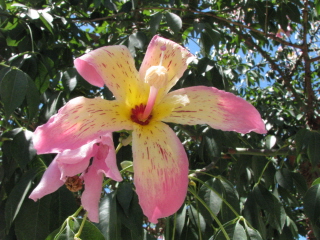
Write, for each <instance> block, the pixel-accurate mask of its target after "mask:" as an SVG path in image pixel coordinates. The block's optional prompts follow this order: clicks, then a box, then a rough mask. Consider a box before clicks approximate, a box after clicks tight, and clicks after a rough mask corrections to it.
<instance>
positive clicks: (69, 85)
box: [62, 68, 77, 92]
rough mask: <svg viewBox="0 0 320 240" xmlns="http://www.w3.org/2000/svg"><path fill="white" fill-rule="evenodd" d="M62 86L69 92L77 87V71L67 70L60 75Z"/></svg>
mask: <svg viewBox="0 0 320 240" xmlns="http://www.w3.org/2000/svg"><path fill="white" fill-rule="evenodd" d="M62 84H63V86H64V87H65V89H67V90H68V91H69V92H72V91H73V90H74V89H75V87H76V86H77V70H76V69H75V68H69V69H68V70H67V71H65V72H63V74H62Z"/></svg>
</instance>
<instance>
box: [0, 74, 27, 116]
mask: <svg viewBox="0 0 320 240" xmlns="http://www.w3.org/2000/svg"><path fill="white" fill-rule="evenodd" d="M27 89H28V78H27V75H26V74H25V73H24V72H22V71H20V70H18V69H12V70H10V71H8V72H7V74H5V76H4V78H3V79H2V81H1V84H0V96H1V99H2V102H3V104H4V111H5V117H6V119H9V117H10V115H11V114H12V113H13V111H14V110H15V109H16V108H17V107H19V106H20V105H21V104H22V102H23V100H24V97H25V96H26V93H27Z"/></svg>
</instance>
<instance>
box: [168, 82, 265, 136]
mask: <svg viewBox="0 0 320 240" xmlns="http://www.w3.org/2000/svg"><path fill="white" fill-rule="evenodd" d="M177 95H180V96H183V95H186V96H187V97H188V98H189V101H190V102H189V103H187V104H186V105H185V106H183V105H180V106H177V107H175V108H174V109H173V111H172V112H171V114H170V115H169V116H167V117H164V118H163V119H162V120H163V121H164V122H173V123H178V124H188V125H195V124H208V125H210V126H211V127H212V128H215V129H221V130H223V131H235V132H239V133H248V132H250V131H254V132H257V133H266V132H267V131H266V129H265V125H264V123H263V121H262V119H261V116H260V114H259V112H258V111H257V110H256V109H255V108H254V107H253V106H252V105H251V104H250V103H248V102H246V101H245V100H244V99H242V98H240V97H237V96H235V95H234V94H232V93H228V92H224V91H221V90H218V89H216V88H212V87H204V86H198V87H189V88H184V89H179V90H177V91H173V92H170V93H169V94H168V95H167V96H166V97H165V98H164V99H163V102H162V104H167V103H168V102H170V101H172V99H173V98H176V97H177Z"/></svg>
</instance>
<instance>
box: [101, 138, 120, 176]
mask: <svg viewBox="0 0 320 240" xmlns="http://www.w3.org/2000/svg"><path fill="white" fill-rule="evenodd" d="M106 153H107V154H106ZM95 159H96V160H97V162H98V164H99V165H98V169H99V172H103V173H104V174H105V176H106V177H109V178H112V179H113V180H115V181H118V182H120V181H122V177H121V174H120V172H119V169H118V166H117V158H116V151H115V149H114V144H113V140H112V135H111V133H108V134H106V135H104V136H102V137H101V143H100V146H99V149H98V152H97V155H96V157H95Z"/></svg>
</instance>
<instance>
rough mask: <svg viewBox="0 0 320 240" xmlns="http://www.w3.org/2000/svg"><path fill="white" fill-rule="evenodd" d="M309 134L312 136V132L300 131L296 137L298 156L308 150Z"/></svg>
mask: <svg viewBox="0 0 320 240" xmlns="http://www.w3.org/2000/svg"><path fill="white" fill-rule="evenodd" d="M309 134H310V131H309V130H307V129H305V128H303V129H300V130H299V131H298V132H297V134H296V136H295V141H296V146H297V147H296V151H297V154H300V153H301V152H302V151H304V150H305V149H306V148H307V146H308V138H309Z"/></svg>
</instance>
